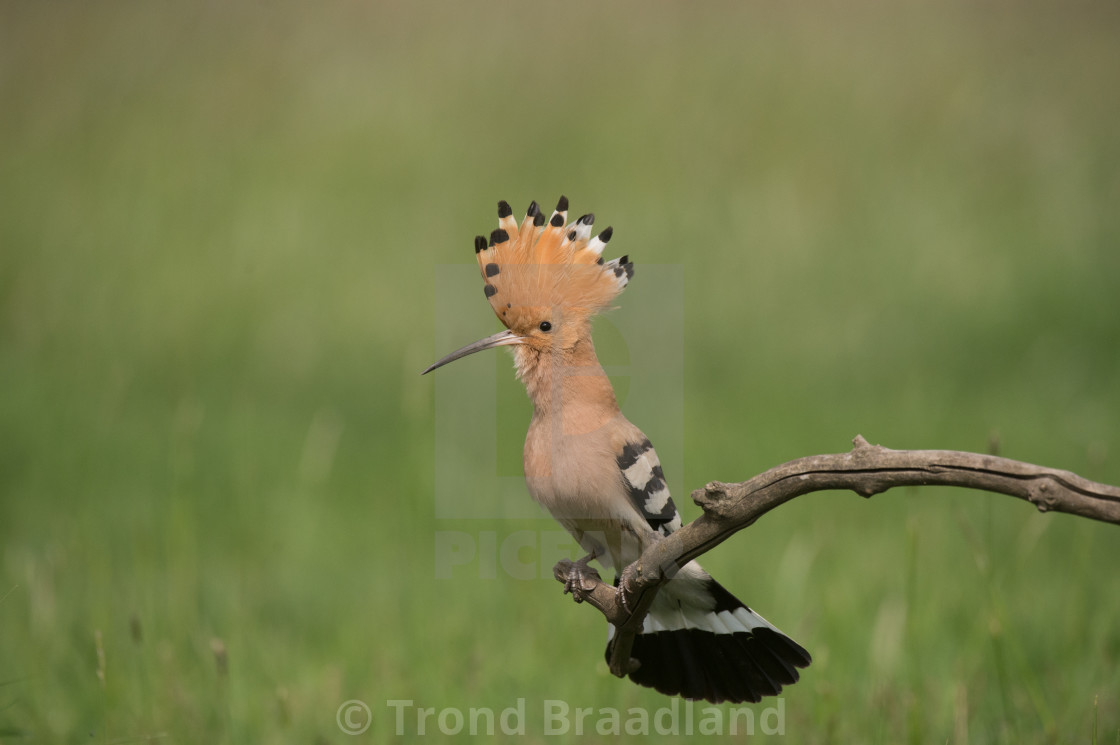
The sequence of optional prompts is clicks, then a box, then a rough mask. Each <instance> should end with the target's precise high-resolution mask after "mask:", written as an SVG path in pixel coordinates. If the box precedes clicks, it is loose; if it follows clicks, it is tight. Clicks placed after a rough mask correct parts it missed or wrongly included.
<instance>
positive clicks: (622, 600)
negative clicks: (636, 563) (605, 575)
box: [615, 567, 633, 613]
mask: <svg viewBox="0 0 1120 745" xmlns="http://www.w3.org/2000/svg"><path fill="white" fill-rule="evenodd" d="M630 576H631V571H630V567H626V568H625V569H623V570H622V573H621V574H619V575H618V587H616V588H615V592H616V593H617V594H618V604H619V605H621V606H622V609H623V610H625V611H626V612H627V613H633V611H632V610H630V604H629V603H628V602H626V596H627V595H628V594H629V593H630Z"/></svg>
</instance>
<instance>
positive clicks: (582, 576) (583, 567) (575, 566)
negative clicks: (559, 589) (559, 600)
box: [564, 554, 603, 603]
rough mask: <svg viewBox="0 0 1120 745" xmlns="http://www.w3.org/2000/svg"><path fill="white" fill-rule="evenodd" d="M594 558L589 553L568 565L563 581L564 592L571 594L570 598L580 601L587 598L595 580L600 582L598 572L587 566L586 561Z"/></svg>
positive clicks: (593, 587)
mask: <svg viewBox="0 0 1120 745" xmlns="http://www.w3.org/2000/svg"><path fill="white" fill-rule="evenodd" d="M592 558H594V557H593V556H591V554H588V555H587V556H584V557H583V558H582V559H580V560H579V561H574V562H572V563H571V564H570V565H569V567H568V578H567V580H565V581H564V594H565V595H567V594H568V593H571V594H572V599H573V600H575V601H576V602H577V603H582V602H583V601H584V600H586V599H587V594H588V593H589V592H591V591H592V590H594V589H595V584H596V582H602V581H603V580H602V578H601V577H600V576H599V573H598V572H597V571H595V570H594V569H592V568H591V567H589V566H588V565H587V562H589V561H591V559H592Z"/></svg>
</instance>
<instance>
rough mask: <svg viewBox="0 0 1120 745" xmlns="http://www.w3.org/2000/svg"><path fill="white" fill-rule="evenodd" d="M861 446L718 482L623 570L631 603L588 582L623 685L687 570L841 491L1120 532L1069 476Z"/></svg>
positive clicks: (1100, 495) (1117, 496) (1118, 508)
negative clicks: (1006, 507)
mask: <svg viewBox="0 0 1120 745" xmlns="http://www.w3.org/2000/svg"><path fill="white" fill-rule="evenodd" d="M853 445H854V447H853V448H852V450H851V451H850V452H847V453H837V454H834V455H813V456H809V457H806V458H799V459H797V460H793V461H790V462H788V463H784V464H782V465H780V466H777V467H776V468H771V469H770V470H769V471H766V472H765V473H761V474H759V475H758V476H755V477H754V478H752V479H750V480H748V481H743V482H740V483H736V484H725V483H722V482H719V481H713V482H711V483H709V484H708V485H706V486H705V487H704V488H703V489H697V490H696V491H694V492H692V499H693V501H695V502H696V503H697V504H698V505H700V507H701V508H703V510H704V514H703V515H701V516H700V517H699V518H697V519H696V520H694V521H692V522H691V523H689V524H688V525H685V526H684V527H683V528H681V529H680V530H677V531H676V532H675V533H673V534H672V535H670V536H668V537H666V538H663V539H661V540H659V541H657V542H656V543H654V544H652V545H651V546H649V547H648V548H647V549H646V550H645V551H644V552H643V553H642V555H641V557H639V559H638V560H637V561H635V562H634V563H633V564H631V565H630V566H628V567H626V568H625V569H624V570H623V577H624V579H625V583H624V586H626V587H627V588H628V592H627V593H626V597H625V599H623V598H621V597H620V593H619V591H618V590H616V589H615V588H614V587H612V586H611V585H608V584H606V583H604V582H603V581H602V580H601V579H599V578H598V577H597V575H596V576H593V577H589V578H587V582H586V583H585V584H584V585H583V587H582V588H581V589H582V592H578V591H577V593H576V599H577V601H584V600H586V601H587V602H588V603H589V604H591V605H593V606H595V607H596V608H598V609H599V610H600V611H601V612H602V613H603V615H604V616H606V618H607V620H608V621H610V622H611V623H612V624H614V626H615V627H616V632H615V640H616V641H615V645H614V648H613V649H614V652H613V654H612V658H611V660H610V668H611V672H612V673H614V674H615V675H617V676H619V677H624V676H625V675H626V674H627V673H629V672H631V671H632V670H633V669H634V667H635V666H636V664H637V663H636V661H635V660H632V659H631V658H630V650H631V648H632V645H633V640H634V636H635V635H636V634H637V632H638V631H639V630H640V629H641V627H642V621H643V620H644V619H645V616H646V613H647V612H648V611H649V607H650V605H651V604H652V603H653V599H654V597H655V596H656V594H657V591H658V589H659V588H660V587H661V585H662V584H664V583H665V582H667V581H668V580H669V579H671V578H672V577H673V575H674V574H676V572H677V570H678V568H679V567H682V566H684V565H685V564H687V563H688V562H690V561H692V560H693V559H695V558H696V557H698V556H700V555H701V554H703V553H706V552H707V551H710V550H711V549H713V548H715V547H716V546H718V545H719V544H720V543H723V541H725V540H727V539H728V538H729V537H731V535H733V534H734V533H736V532H738V531H740V530H742V529H743V528H746V527H747V526H749V525H752V524H754V522H755V521H756V520H758V518H760V517H762V516H763V515H765V514H766V513H767V512H769V511H770V510H772V509H774V508H775V507H777V506H778V505H781V504H784V503H785V502H788V501H789V500H791V499H793V498H794V497H799V496H801V495H803V494H809V493H811V492H816V491H824V490H827V489H842V490H850V491H854V492H855V493H856V494H859V495H860V496H863V497H871V496H874V495H875V494H879V493H882V492H885V491H886V490H888V489H890V488H892V487H895V486H926V485H940V486H962V487H966V488H969V489H980V490H983V491H990V492H997V493H999V494H1007V495H1009V496H1012V497H1018V498H1020V499H1025V500H1027V501H1028V502H1030V503H1031V504H1033V505H1035V506H1036V507H1037V508H1038V509H1039V511H1041V512H1051V511H1053V512H1066V513H1069V514H1071V515H1080V516H1081V517H1088V518H1091V519H1093V520H1100V521H1102V522H1109V523H1114V524H1118V525H1120V488H1118V487H1115V486H1109V485H1107V484H1098V483H1095V482H1093V481H1089V480H1088V479H1085V478H1082V477H1081V476H1078V475H1077V474H1075V473H1071V472H1069V471H1061V470H1057V469H1054V468H1045V467H1043V466H1036V465H1033V464H1030V463H1023V462H1020V461H1015V460H1010V459H1008V458H1000V457H997V456H994V455H982V454H980V453H965V452H960V451H956V450H890V449H889V448H885V447H882V446H880V445H871V444H869V443H868V442H867V440H865V439H863V437H862V436H858V435H857V436H856V438H855V440H853ZM571 565H572V562H570V561H567V560H563V561H561V562H560V563H558V564H557V565H556V567H555V568H554V570H553V573H554V575H555V577H556V579H557V580H559V581H560V582H565V581H567V579H568V575H569V574H570V571H571ZM623 600H624V602H623Z"/></svg>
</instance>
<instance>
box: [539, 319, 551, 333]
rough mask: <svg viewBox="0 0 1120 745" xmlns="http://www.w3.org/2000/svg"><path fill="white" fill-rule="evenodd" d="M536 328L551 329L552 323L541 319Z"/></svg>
mask: <svg viewBox="0 0 1120 745" xmlns="http://www.w3.org/2000/svg"><path fill="white" fill-rule="evenodd" d="M538 328H539V329H540V330H541V331H552V324H551V323H549V322H548V321H541V325H540V326H539V327H538Z"/></svg>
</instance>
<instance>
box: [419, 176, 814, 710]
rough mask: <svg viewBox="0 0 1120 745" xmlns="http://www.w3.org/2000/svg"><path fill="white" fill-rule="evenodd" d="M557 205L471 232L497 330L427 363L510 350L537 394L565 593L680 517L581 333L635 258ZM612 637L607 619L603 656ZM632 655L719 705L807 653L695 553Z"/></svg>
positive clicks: (530, 465) (655, 673)
mask: <svg viewBox="0 0 1120 745" xmlns="http://www.w3.org/2000/svg"><path fill="white" fill-rule="evenodd" d="M567 213H568V200H567V199H566V198H564V197H561V198H560V201H559V203H558V204H557V205H556V209H555V210H554V211H553V212H552V215H551V216H550V217H548V218H546V217H545V214H544V213H543V212H541V210H540V208H539V207H538V206H537V203H536V202H533V203H532V204H530V205H529V209H528V212H527V213H526V215H525V218H524V219H523V220H522V222H521V224H520V225H518V224H517V221H516V219H515V218H514V217H513V211H512V209H511V208H510V206H509V204H508V203H506V202H504V201H502V202H499V203H498V229H497V230H495V231H494V232H493V233H491V234H490V238H489V240H487V239H486V238H484V237H482V236H479V237H477V238H475V244H474V251H475V256H476V258H477V259H478V266H479V269H480V270H481V272H482V279H483V282H484V285H483V289H484V290H485V294H486V299H487V300H488V301H489V302H490V307H491V308H493V310H494V313H495V314H496V315H497V316H498V320H499V321H501V322H502V324H503V325H505V327H506V330H505V331H502V332H500V333H497V334H494V335H493V336H490V337H487V338H485V339H482V340H480V341H477V342H475V343H473V344H468V345H467V346H465V347H463V348H461V349H459V350H457V351H455V352H452V353H451V354H449V355H447V356H446V357H444V358H443V359H441V360H439V361H438V362H436V363H435V364H433V365H431V366H430V367H429V368H428V369H427V370H425V371H424V373H428V372H431V371H432V370H435V369H436V368H438V367H442V366H443V365H446V364H447V363H449V362H452V361H454V360H457V359H460V358H462V357H465V356H467V355H469V354H474V353H475V352H479V351H481V350H484V349H492V348H495V347H504V346H509V347H512V351H513V356H514V363H515V367H516V371H517V376H518V377H519V378H520V379H521V381H522V382H523V383H524V384H525V388H526V390H527V391H528V394H529V398H530V399H532V402H533V418H532V421H531V422H530V423H529V432H528V435H527V436H526V438H525V451H524V467H525V482H526V485H527V486H528V488H529V493H530V494H531V495H532V497H533V499H534V500H536V501H537V502H538V503H539V504H540V505H542V506H543V507H544V508H545V509H547V510H548V512H549V513H551V514H552V516H553V517H554V518H555V519H556V520H557V521H558V522H559V523H560V524H561V525H563V526H564V528H565V529H567V530H568V532H569V533H571V534H572V536H573V537H574V538H575V540H576V541H577V542H578V543H579V545H580V546H581V547H582V548H583V550H585V551H587V556H585V557H583V558H582V559H580V560H579V561H578V562H576V565H575V566H576V567H577V571H576V572H575V575H576V576H575V579H574V580H569V583H568V588H567V589H568V590H571V589H574V587H573V586H578V585H579V584H580V582H581V579H580V576H579V575H580V573H581V572H580V571H579V568H580V567H582V568H583V570H584V571H586V570H588V566H587V564H588V562H590V561H592V560H596V561H598V562H599V564H601V565H602V566H603V567H604V568H607V569H612V568H613V569H614V570H615V572H616V574H617V575H618V576H621V572H622V570H623V569H624V568H625V567H626V566H627V565H628V564H630V563H631V562H633V561H635V560H637V559H638V557H639V556H640V555H641V553H642V550H643V549H644V548H645V547H646V546H648V545H649V544H650V543H651V542H653V541H656V540H657V539H658V538H660V537H661V536H665V535H668V534H670V533H672V532H673V531H674V530H676V529H677V528H679V527H681V516H680V513H679V512H677V508H676V506H675V505H674V504H673V500H672V498H671V497H670V496H669V490H668V488H667V487H666V483H665V475H664V473H663V472H662V470H661V464H660V463H659V462H658V459H657V453H656V452H654V449H653V445H652V444H650V441H649V439H648V438H647V437H646V436H645V435H644V434H642V431H641V430H640V429H638V428H637V427H635V426H634V425H633V424H631V423H630V422H629V421H628V420H627V419H626V417H625V416H623V415H622V412H621V411H620V410H619V407H618V402H617V401H616V399H615V395H614V390H613V389H612V388H611V384H610V381H609V380H608V378H607V375H606V373H605V372H604V371H603V368H602V366H601V365H600V364H599V360H598V359H597V358H596V356H595V346H594V344H593V343H592V340H591V318H592V316H594V315H595V314H597V313H599V312H601V311H603V310H606V309H607V308H608V307H609V306H610V304H611V302H612V301H613V300H614V299H615V298H616V297H617V296H618V295H619V293H621V292H622V290H623V289H624V288H625V287H626V285H627V283H629V281H630V279H631V278H632V277H633V276H634V264H633V262H631V261H630V260H629V257H628V256H622V257H621V258H618V259H612V260H610V261H604V260H603V256H602V254H603V250H604V249H605V248H606V246H607V243H608V242H609V241H610V239H611V235H612V230H611V228H609V227H608V228H606V229H605V230H603V231H602V232H601V233H599V234H598V236H596V237H594V238H592V237H591V229H592V224H593V223H594V221H595V216H594V215H593V214H586V215H584V216H582V217H580V218H579V219H577V220H575V221H573V222H570V223H569V222H568V219H567V217H568V214H567ZM615 584H616V586H617V585H618V579H616V580H615ZM623 589H624V588H619V591H620V592H621V591H622V590H623ZM577 598H578V595H577ZM613 639H614V627H613V626H610V628H609V629H608V643H607V659H608V660H609V659H610V653H611V642H612V641H613ZM631 657H632V658H634V659H636V660H637V661H638V662H639V666H638V668H637V669H636V670H635V671H633V672H631V673H630V674H629V676H630V679H631V680H633V681H634V682H635V683H638V684H640V685H643V686H649V687H652V688H655V689H656V690H658V691H660V692H661V693H664V694H668V695H680V696H683V697H684V698H687V699H705V700H708V701H712V702H717V703H718V702H721V701H732V702H743V701H751V702H756V701H759V700H760V699H761V698H762V697H763V696H771V695H776V694H777V693H779V692H780V691H781V690H782V686H783V685H790V684H792V683H795V682H796V681H797V679H798V668H803V667H806V666H807V665H808V664H809V663H810V661H811V658H810V656H809V653H808V652H806V651H805V649H803V648H802V647H801V646H800V645H799V644H797V643H796V642H794V641H793V640H792V639H790V638H789V637H788V636H786V635H785V634H783V633H782V632H781V631H779V630H778V629H777V628H775V627H774V626H773V625H771V624H770V623H769V622H768V621H767V620H766V619H764V618H763V617H762V616H760V615H758V614H757V613H755V612H754V611H752V610H751V609H750V608H748V607H747V606H746V605H745V604H744V603H743V602H741V601H740V600H738V599H737V598H736V597H735V596H734V595H732V594H731V593H730V592H728V591H727V590H725V589H724V588H723V587H722V586H721V585H720V584H719V583H717V582H716V581H715V580H714V579H712V577H711V576H710V575H709V574H708V573H707V572H705V571H704V570H703V569H702V568H701V567H700V565H699V564H698V563H696V562H695V561H692V562H689V563H688V564H687V565H685V566H684V567H683V568H682V569H681V570H680V571H679V572H678V573H677V574H676V576H675V577H674V578H673V579H672V580H670V581H669V582H668V583H666V584H665V585H664V586H663V587H662V588H661V590H660V592H659V593H658V594H657V596H656V599H655V601H654V603H653V605H652V606H651V608H650V612H649V614H648V615H647V616H646V618H645V621H644V625H643V628H642V630H641V632H640V633H639V634H638V635H637V636H636V637H635V640H634V645H633V650H632V652H631Z"/></svg>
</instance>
